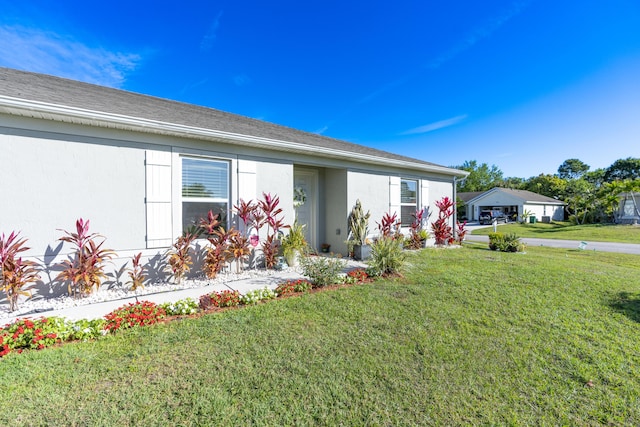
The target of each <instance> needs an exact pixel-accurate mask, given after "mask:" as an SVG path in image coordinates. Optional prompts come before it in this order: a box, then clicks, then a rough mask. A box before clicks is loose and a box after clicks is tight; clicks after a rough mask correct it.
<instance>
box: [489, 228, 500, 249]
mask: <svg viewBox="0 0 640 427" xmlns="http://www.w3.org/2000/svg"><path fill="white" fill-rule="evenodd" d="M503 240H504V234H502V233H499V232H498V233H489V249H491V250H492V251H496V250H498V249H499V248H498V245H501V244H502V241H503Z"/></svg>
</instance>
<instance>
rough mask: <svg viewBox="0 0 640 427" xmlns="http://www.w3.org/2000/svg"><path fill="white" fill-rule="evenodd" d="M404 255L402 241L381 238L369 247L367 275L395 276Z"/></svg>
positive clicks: (402, 262)
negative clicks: (369, 255) (369, 256)
mask: <svg viewBox="0 0 640 427" xmlns="http://www.w3.org/2000/svg"><path fill="white" fill-rule="evenodd" d="M405 259H406V254H405V253H404V252H403V250H402V241H400V240H396V239H390V238H386V237H382V238H380V239H378V240H376V241H375V242H374V243H373V245H371V258H370V259H369V260H368V264H369V269H368V271H367V273H372V274H373V275H375V276H381V275H383V274H395V273H397V272H399V271H400V268H402V266H403V265H404V261H405Z"/></svg>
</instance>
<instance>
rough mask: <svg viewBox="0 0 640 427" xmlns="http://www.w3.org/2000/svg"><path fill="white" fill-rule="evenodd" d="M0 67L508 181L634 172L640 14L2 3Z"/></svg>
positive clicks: (526, 8)
mask: <svg viewBox="0 0 640 427" xmlns="http://www.w3.org/2000/svg"><path fill="white" fill-rule="evenodd" d="M0 10H2V13H1V14H0V66H7V67H12V68H18V69H23V70H29V71H36V72H42V73H47V74H53V75H58V76H62V77H68V78H73V79H77V80H83V81H87V82H92V83H97V84H101V85H106V86H111V87H116V88H121V89H124V90H129V91H134V92H140V93H144V94H148V95H153V96H158V97H162V98H169V99H173V100H179V101H184V102H188V103H193V104H198V105H204V106H209V107H213V108H218V109H221V110H225V111H229V112H233V113H237V114H241V115H245V116H250V117H254V118H258V119H261V120H266V121H270V122H274V123H278V124H282V125H285V126H290V127H294V128H297V129H301V130H305V131H308V132H317V133H321V134H323V135H326V136H330V137H334V138H339V139H343V140H347V141H351V142H355V143H358V144H364V145H368V146H372V147H375V148H379V149H383V150H388V151H392V152H395V153H399V154H404V155H408V156H411V157H415V158H419V159H422V160H426V161H430V162H434V163H438V164H442V165H445V166H454V165H461V164H462V163H463V162H464V161H465V160H477V161H478V162H479V163H488V164H489V165H492V164H495V165H496V166H498V167H499V168H500V169H501V170H502V171H503V172H504V175H505V176H513V177H522V178H528V177H530V176H534V175H538V174H539V173H555V172H556V171H557V169H558V166H559V165H560V164H561V163H562V162H563V161H564V160H566V159H569V158H578V159H580V160H582V161H584V162H585V163H587V164H589V165H590V166H591V168H592V169H595V168H599V167H607V166H609V165H610V164H611V163H613V162H614V161H615V160H617V159H620V158H626V157H629V156H631V157H640V2H638V1H637V0H611V1H607V2H604V1H602V0H583V1H580V2H574V1H552V0H528V1H527V0H522V1H506V0H505V1H497V0H496V1H482V2H480V1H456V0H452V1H448V2H442V1H438V2H436V1H431V0H421V1H399V2H388V1H375V0H369V1H344V0H342V1H334V0H325V1H313V0H310V1H306V2H301V1H289V0H286V1H285V0H283V1H277V0H276V1H271V2H261V1H255V2H243V1H237V0H236V1H189V0H184V1H181V2H168V1H153V2H151V1H143V0H140V1H126V2H125V1H119V0H112V1H110V2H87V1H86V0H85V1H82V2H80V1H62V2H53V1H50V0H47V1H42V0H33V1H28V2H27V1H15V0H0Z"/></svg>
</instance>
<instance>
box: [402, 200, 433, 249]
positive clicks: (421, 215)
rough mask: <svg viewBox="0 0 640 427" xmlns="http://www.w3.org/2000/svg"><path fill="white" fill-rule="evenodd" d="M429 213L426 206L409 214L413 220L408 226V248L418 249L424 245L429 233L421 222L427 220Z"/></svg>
mask: <svg viewBox="0 0 640 427" xmlns="http://www.w3.org/2000/svg"><path fill="white" fill-rule="evenodd" d="M429 215H430V214H429V209H428V208H425V209H419V210H417V211H416V213H413V214H411V216H412V217H413V222H411V225H410V226H409V238H408V240H407V243H406V246H407V247H408V248H409V249H420V248H422V247H423V246H424V242H425V240H427V238H428V236H429V235H428V233H427V230H425V229H424V228H423V226H422V224H423V223H424V222H425V221H426V220H427V218H428V217H429Z"/></svg>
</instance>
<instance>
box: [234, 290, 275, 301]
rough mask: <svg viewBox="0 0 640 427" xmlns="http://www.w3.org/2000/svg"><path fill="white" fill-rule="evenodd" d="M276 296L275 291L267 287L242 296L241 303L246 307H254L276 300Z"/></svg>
mask: <svg viewBox="0 0 640 427" xmlns="http://www.w3.org/2000/svg"><path fill="white" fill-rule="evenodd" d="M276 296H277V295H276V293H275V291H273V290H272V289H269V288H267V287H266V286H265V287H264V288H262V289H254V290H252V291H249V292H247V293H246V294H244V295H242V296H241V297H240V302H241V303H242V304H245V305H252V304H257V303H259V302H260V301H263V300H269V299H274V298H275V297H276Z"/></svg>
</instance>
